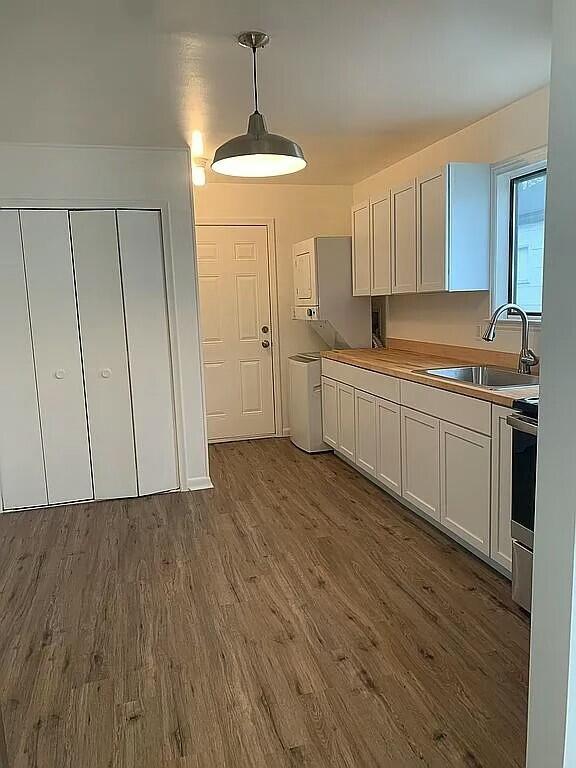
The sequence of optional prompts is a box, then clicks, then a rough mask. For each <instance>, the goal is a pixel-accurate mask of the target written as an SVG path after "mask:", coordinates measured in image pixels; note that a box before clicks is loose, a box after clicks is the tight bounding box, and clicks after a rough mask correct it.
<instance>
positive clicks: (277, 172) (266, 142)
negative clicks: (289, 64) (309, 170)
mask: <svg viewBox="0 0 576 768" xmlns="http://www.w3.org/2000/svg"><path fill="white" fill-rule="evenodd" d="M269 40H270V38H269V37H268V35H266V34H264V32H242V34H240V35H238V42H239V43H240V45H242V46H244V47H245V48H250V49H251V50H252V76H253V83H254V112H253V113H252V114H251V115H250V118H249V120H248V130H247V132H246V133H244V134H242V135H241V136H235V137H234V138H233V139H230V140H229V141H227V142H225V143H224V144H222V146H221V147H218V149H217V150H216V153H215V155H214V161H213V163H212V170H214V171H216V172H217V173H222V174H224V175H226V176H242V177H245V178H246V177H248V178H263V177H266V176H283V175H285V174H288V173H296V171H301V170H302V169H303V168H305V167H306V160H305V158H304V153H303V152H302V149H301V148H300V146H299V145H298V144H296V142H295V141H291V139H287V138H285V137H284V136H279V135H278V134H276V133H269V132H268V129H267V128H266V121H265V120H264V116H263V115H262V114H261V113H260V111H259V110H258V78H257V68H256V51H257V50H258V48H263V47H264V46H265V45H267V44H268V42H269Z"/></svg>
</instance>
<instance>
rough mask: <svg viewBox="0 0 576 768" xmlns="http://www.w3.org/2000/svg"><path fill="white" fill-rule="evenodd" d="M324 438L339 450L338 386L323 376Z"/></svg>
mask: <svg viewBox="0 0 576 768" xmlns="http://www.w3.org/2000/svg"><path fill="white" fill-rule="evenodd" d="M322 437H323V438H324V442H325V443H327V444H328V445H331V446H332V448H338V384H337V383H336V382H335V381H333V380H332V379H328V378H327V377H326V376H322Z"/></svg>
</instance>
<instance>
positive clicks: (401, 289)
mask: <svg viewBox="0 0 576 768" xmlns="http://www.w3.org/2000/svg"><path fill="white" fill-rule="evenodd" d="M391 194H392V275H393V284H392V293H415V292H416V188H415V182H414V181H412V182H411V183H410V184H407V185H405V186H402V187H398V188H397V189H395V190H393V191H392V193H391Z"/></svg>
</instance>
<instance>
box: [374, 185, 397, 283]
mask: <svg viewBox="0 0 576 768" xmlns="http://www.w3.org/2000/svg"><path fill="white" fill-rule="evenodd" d="M370 214H371V217H372V289H371V293H372V296H387V295H388V294H390V293H392V264H391V261H390V195H389V194H388V195H385V196H384V197H382V198H380V199H378V200H373V201H371V203H370Z"/></svg>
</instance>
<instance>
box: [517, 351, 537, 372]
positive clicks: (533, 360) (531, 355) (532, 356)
mask: <svg viewBox="0 0 576 768" xmlns="http://www.w3.org/2000/svg"><path fill="white" fill-rule="evenodd" d="M539 362H540V358H539V357H538V355H537V354H536V353H535V352H534V351H533V350H532V349H530V348H529V347H526V348H524V349H522V351H521V352H520V360H519V365H518V371H519V373H531V369H532V367H533V366H535V365H538V363H539Z"/></svg>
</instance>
